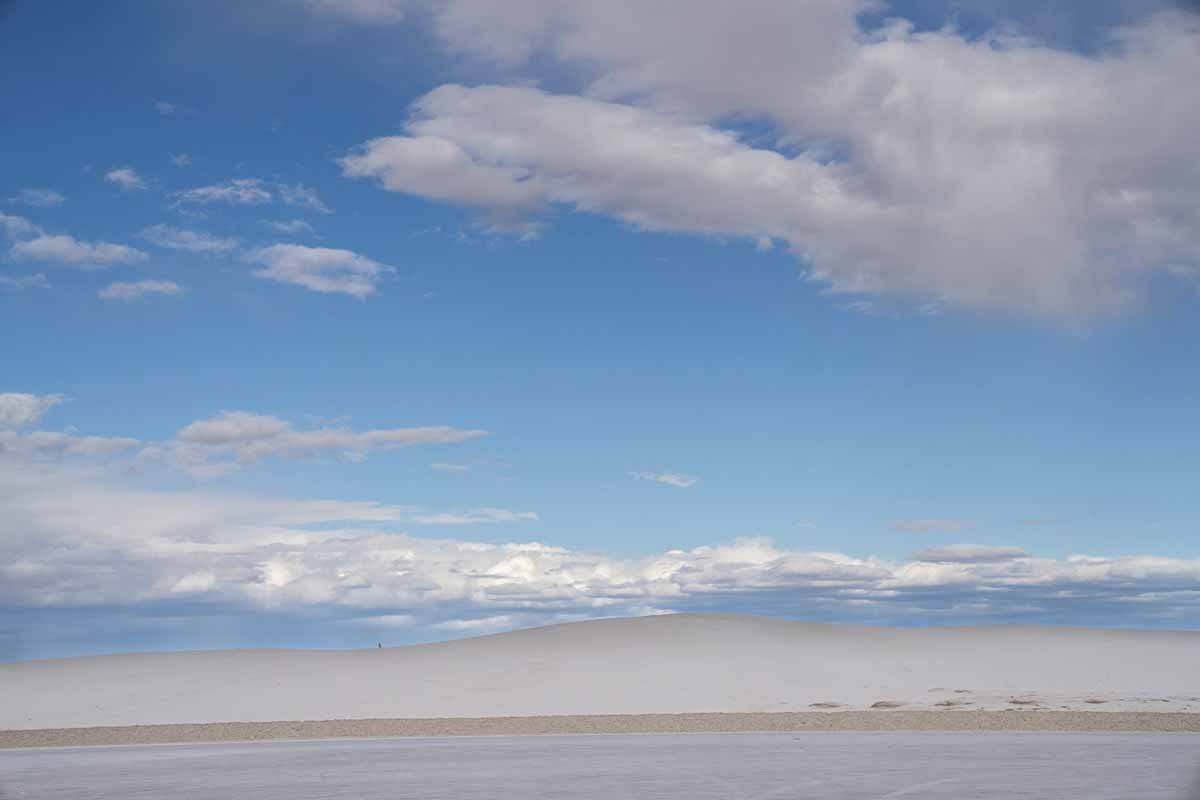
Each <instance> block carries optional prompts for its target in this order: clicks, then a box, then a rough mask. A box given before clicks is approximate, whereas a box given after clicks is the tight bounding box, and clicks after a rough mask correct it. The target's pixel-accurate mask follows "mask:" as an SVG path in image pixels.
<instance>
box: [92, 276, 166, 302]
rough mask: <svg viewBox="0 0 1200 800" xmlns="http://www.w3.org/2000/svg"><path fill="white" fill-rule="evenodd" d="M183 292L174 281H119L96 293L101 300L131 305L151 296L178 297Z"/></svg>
mask: <svg viewBox="0 0 1200 800" xmlns="http://www.w3.org/2000/svg"><path fill="white" fill-rule="evenodd" d="M182 292H183V287H182V286H180V285H179V284H177V283H175V282H174V281H154V280H144V281H131V282H130V281H117V282H115V283H110V284H109V285H108V286H105V287H104V288H103V289H101V290H100V291H98V292H97V293H96V296H97V297H99V298H100V299H101V300H121V301H124V302H126V303H131V302H133V301H135V300H144V299H145V298H146V297H148V296H150V295H156V294H160V295H176V294H180V293H182Z"/></svg>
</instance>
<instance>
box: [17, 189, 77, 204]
mask: <svg viewBox="0 0 1200 800" xmlns="http://www.w3.org/2000/svg"><path fill="white" fill-rule="evenodd" d="M8 201H9V202H10V203H21V204H23V205H27V206H33V207H35V208H53V207H54V206H61V205H62V204H63V203H65V202H66V201H67V198H66V196H65V195H63V193H62V192H57V191H55V190H54V189H22V190H21V191H19V192H17V193H16V194H15V195H14V196H12V197H10V198H8Z"/></svg>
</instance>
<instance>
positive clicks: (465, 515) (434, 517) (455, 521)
mask: <svg viewBox="0 0 1200 800" xmlns="http://www.w3.org/2000/svg"><path fill="white" fill-rule="evenodd" d="M537 519H538V515H537V514H535V513H534V512H532V511H509V510H508V509H504V508H478V509H475V510H474V511H465V512H457V513H456V512H442V513H437V514H419V515H417V516H414V517H412V518H411V520H410V521H412V522H414V523H416V524H418V525H482V524H487V523H491V522H537Z"/></svg>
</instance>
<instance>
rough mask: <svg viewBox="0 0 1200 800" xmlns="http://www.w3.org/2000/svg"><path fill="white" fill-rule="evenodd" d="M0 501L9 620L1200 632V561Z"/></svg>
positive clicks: (14, 483) (155, 497)
mask: <svg viewBox="0 0 1200 800" xmlns="http://www.w3.org/2000/svg"><path fill="white" fill-rule="evenodd" d="M0 498H2V500H0V602H3V603H5V605H6V606H8V607H10V608H14V607H15V608H47V607H80V606H95V605H122V606H127V607H129V608H131V609H137V608H138V607H140V606H142V605H143V604H144V605H145V606H146V607H147V608H149V607H151V606H153V607H155V608H156V609H158V613H161V608H162V606H161V603H162V602H163V601H170V600H172V598H174V597H176V596H177V595H179V594H181V593H187V594H189V595H202V596H203V597H204V598H206V599H209V600H212V601H214V602H220V603H222V604H224V605H225V606H227V607H235V608H243V609H245V610H247V611H251V612H259V611H261V610H263V609H286V610H288V612H289V613H292V614H303V613H305V612H306V610H307V611H317V612H320V613H322V614H329V613H333V614H337V613H344V614H348V615H350V616H353V617H358V618H364V619H363V623H362V624H379V625H388V624H403V625H408V624H410V619H409V618H411V624H413V625H415V626H418V627H422V626H430V627H431V626H442V627H443V628H459V629H466V628H467V627H469V626H470V624H471V623H467V622H465V621H467V620H475V621H477V622H475V623H474V624H475V625H486V624H487V621H488V620H489V619H495V618H503V617H514V618H516V619H519V620H520V621H521V622H522V623H523V624H536V623H538V622H545V621H549V620H552V619H555V618H556V617H558V615H563V614H572V615H577V616H579V617H587V616H613V615H622V614H633V613H639V610H643V609H645V608H647V607H652V608H656V609H661V610H674V611H687V610H692V611H706V610H732V611H737V610H746V609H748V608H756V609H768V608H769V609H771V610H772V611H773V612H774V613H779V614H786V615H797V614H803V615H804V616H805V617H806V618H825V619H858V620H864V621H866V620H869V621H878V620H884V621H889V622H897V621H905V620H912V619H921V620H923V621H926V622H928V621H931V620H933V621H952V622H980V621H994V620H1004V621H1019V620H1023V619H1025V620H1028V619H1035V620H1043V621H1044V620H1046V619H1057V620H1060V621H1061V620H1064V619H1069V620H1074V621H1091V622H1101V623H1103V624H1108V625H1119V624H1129V623H1130V622H1131V621H1138V620H1146V619H1152V620H1153V619H1156V620H1158V621H1159V623H1160V624H1161V623H1162V622H1163V621H1165V620H1175V621H1177V622H1178V623H1179V624H1186V625H1194V620H1195V619H1196V612H1197V611H1200V561H1197V560H1194V559H1191V560H1189V559H1180V558H1166V557H1157V556H1149V555H1144V556H1122V557H1101V556H1071V557H1068V558H1064V559H1051V558H1039V557H1028V558H1017V559H1011V560H1004V561H999V560H997V561H985V562H964V563H928V562H911V561H885V560H881V559H876V558H862V557H857V556H851V555H847V554H844V553H835V552H806V551H797V550H788V549H785V548H780V547H778V546H776V545H775V544H774V543H772V542H771V541H769V540H765V539H739V540H735V541H733V542H730V543H728V544H723V545H718V546H710V547H697V548H693V549H690V550H669V551H666V552H659V553H650V554H647V555H644V556H638V557H616V556H610V555H606V554H603V553H594V552H581V551H576V550H571V549H568V548H564V547H556V546H552V545H547V544H540V543H535V542H511V543H504V544H490V543H481V542H475V541H464V540H456V539H432V538H420V537H414V536H410V535H405V534H403V533H399V532H392V531H388V530H385V529H380V527H379V524H380V523H382V524H385V525H386V524H388V523H394V522H396V521H397V520H402V519H404V518H405V517H406V516H408V515H409V514H410V513H411V512H410V510H409V509H407V508H404V507H395V506H383V505H379V504H373V503H341V502H337V501H321V502H311V501H289V500H278V499H266V498H253V497H247V496H245V495H230V494H211V493H206V492H164V491H149V490H144V489H136V488H131V487H122V486H117V485H112V484H110V483H109V482H106V481H103V482H102V481H99V480H97V479H96V478H94V477H91V476H89V475H87V474H84V473H79V472H76V471H72V470H67V469H61V468H58V469H56V468H47V469H44V470H42V471H40V472H39V473H38V474H31V473H30V472H29V471H24V470H20V469H15V468H9V467H7V466H4V465H3V464H0ZM363 523H370V524H366V525H364V524H363ZM1064 596H1067V597H1069V598H1070V602H1069V603H1064V600H1063V598H1064ZM183 613H186V612H183ZM372 618H373V619H374V620H375V622H374V623H371V622H369V621H368V620H370V619H372Z"/></svg>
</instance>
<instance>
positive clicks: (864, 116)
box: [342, 0, 1200, 318]
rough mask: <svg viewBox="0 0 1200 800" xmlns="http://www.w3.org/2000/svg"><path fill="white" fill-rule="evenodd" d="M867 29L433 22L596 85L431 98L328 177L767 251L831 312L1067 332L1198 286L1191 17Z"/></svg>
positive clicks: (817, 17) (716, 9)
mask: <svg viewBox="0 0 1200 800" xmlns="http://www.w3.org/2000/svg"><path fill="white" fill-rule="evenodd" d="M863 8H865V4H861V3H855V2H844V1H843V0H813V2H806V3H792V2H785V1H784V0H753V2H748V3H739V4H736V5H730V4H727V3H719V2H715V1H712V2H710V1H708V0H702V1H701V2H686V3H685V2H682V0H679V1H678V2H665V3H659V4H656V5H654V6H653V7H646V6H645V5H644V4H641V3H636V2H632V0H619V1H618V2H614V3H604V4H582V3H581V4H571V3H562V2H559V1H558V0H517V2H512V3H508V2H506V3H498V2H495V1H494V0H451V2H447V3H445V4H441V5H439V7H438V8H437V9H436V11H435V15H434V18H435V28H436V30H437V31H438V32H439V33H440V35H441V36H442V37H443V38H444V39H445V40H446V41H447V42H448V43H449V44H450V45H451V46H452V47H454V48H456V49H459V50H463V51H468V52H470V53H472V54H474V55H479V56H483V57H485V58H490V59H493V60H495V61H497V62H498V63H500V64H501V65H509V66H513V67H522V66H523V65H524V64H526V63H527V62H529V61H530V60H531V59H532V58H534V57H535V56H538V55H543V56H548V57H550V58H552V59H557V60H560V61H562V62H564V63H565V64H567V65H569V66H570V67H572V68H576V69H577V70H578V71H579V72H580V73H581V74H585V75H590V76H592V78H591V79H590V80H588V81H587V82H586V84H585V85H584V86H583V87H582V94H581V95H578V96H573V95H561V94H550V93H547V92H544V91H541V90H537V89H531V88H519V87H510V86H480V87H475V88H470V89H468V88H463V87H457V86H444V87H441V88H439V89H437V90H435V91H433V92H431V93H430V94H428V95H427V96H426V97H424V98H422V99H421V100H419V101H418V102H417V103H416V104H415V105H414V107H413V109H412V112H413V113H412V118H411V119H410V121H409V123H408V125H407V129H406V130H405V132H404V134H403V135H400V136H387V137H383V138H379V139H373V140H371V141H368V142H366V143H365V144H364V145H362V146H361V147H360V148H358V149H357V150H355V151H353V152H352V153H350V154H349V155H348V156H347V157H346V158H345V159H343V161H342V167H343V171H344V173H345V174H346V175H347V176H350V177H364V178H372V179H375V180H377V181H378V182H379V184H380V185H381V186H382V187H384V188H386V189H390V190H394V191H403V192H408V193H412V194H416V195H420V196H423V197H427V198H430V199H434V200H440V201H446V202H452V203H457V204H462V205H466V206H472V207H476V208H479V209H480V210H481V211H482V212H483V213H484V214H485V215H487V216H496V215H508V216H510V217H512V216H523V215H528V214H529V213H531V212H533V211H535V210H537V209H539V208H545V207H551V208H553V207H566V208H572V209H579V210H583V211H589V212H593V213H598V214H605V215H609V216H613V217H616V218H618V219H621V220H624V221H626V222H629V223H631V224H633V225H636V226H639V227H642V228H646V229H652V230H668V231H680V232H689V233H695V234H705V235H716V236H740V237H745V238H747V239H750V240H752V241H765V240H773V241H778V242H781V243H785V244H786V245H787V246H788V247H790V248H791V250H792V251H793V252H794V253H795V254H796V255H797V256H798V257H799V258H800V259H801V261H802V262H803V264H804V267H805V270H806V274H807V275H808V277H810V278H811V279H813V280H815V281H818V282H821V283H823V284H825V285H827V286H829V287H830V288H832V289H833V290H835V291H838V292H846V293H855V294H859V295H862V296H865V297H871V296H883V297H899V298H906V299H909V300H911V301H912V302H913V303H914V304H915V305H916V306H925V305H927V304H928V303H930V302H934V303H944V304H947V305H957V306H960V307H969V308H975V309H985V310H1001V311H1008V312H1012V311H1015V312H1018V313H1023V314H1034V315H1043V316H1050V317H1057V318H1064V317H1066V318H1076V317H1080V316H1085V315H1090V314H1101V313H1107V312H1112V311H1115V310H1119V309H1124V308H1128V307H1129V306H1130V304H1132V303H1134V302H1136V300H1137V298H1138V296H1139V291H1140V289H1141V288H1142V287H1143V286H1144V285H1145V283H1146V282H1147V281H1148V280H1149V276H1151V275H1152V274H1154V273H1156V272H1157V273H1162V274H1167V270H1168V268H1169V267H1172V266H1176V267H1177V266H1178V265H1188V266H1195V265H1197V264H1198V263H1200V217H1198V215H1197V211H1196V209H1197V207H1200V166H1197V165H1196V163H1195V159H1194V158H1193V157H1192V156H1193V149H1194V148H1193V147H1192V144H1191V139H1192V134H1193V132H1194V131H1195V130H1196V128H1197V126H1198V125H1200V87H1198V86H1196V85H1195V84H1194V83H1193V82H1190V81H1188V80H1186V76H1190V75H1193V74H1196V73H1197V72H1198V71H1200V22H1197V19H1198V18H1197V17H1194V16H1189V15H1186V14H1182V13H1176V14H1160V15H1157V16H1154V17H1152V18H1150V19H1148V20H1145V21H1143V22H1141V23H1139V24H1137V25H1136V26H1134V27H1128V28H1123V29H1120V30H1116V31H1113V32H1112V34H1111V36H1110V37H1109V39H1108V40H1107V42H1106V43H1105V45H1104V46H1103V47H1102V48H1101V49H1100V51H1099V52H1097V53H1094V54H1080V53H1076V52H1070V51H1066V50H1061V49H1056V48H1054V47H1051V46H1046V45H1044V44H1042V43H1040V42H1037V41H1033V40H1030V39H1022V38H1016V37H1012V36H1006V35H1002V34H987V35H984V36H980V37H969V36H966V35H963V34H961V33H958V32H956V31H954V30H953V29H950V28H946V29H942V30H938V31H926V32H917V31H916V30H914V29H913V28H912V26H910V25H908V24H907V23H904V22H902V21H901V22H893V23H890V24H889V25H888V26H887V27H884V28H880V29H875V30H871V31H864V30H862V29H861V28H860V26H859V25H860V23H859V18H858V16H857V14H858V12H859V11H861V10H862V9H863ZM1114 109H1121V112H1120V113H1117V112H1116V111H1114ZM730 119H736V120H754V121H759V120H761V121H762V123H763V125H764V126H765V127H766V128H767V129H768V130H769V131H770V132H771V133H772V134H773V135H774V141H770V140H769V139H768V138H767V137H764V136H761V135H759V136H756V137H755V139H754V141H753V143H751V141H750V140H748V139H746V138H745V137H743V136H741V135H739V133H738V132H737V131H736V130H734V129H732V128H730V127H728V120H730ZM1179 165H1183V166H1182V167H1181V166H1179Z"/></svg>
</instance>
